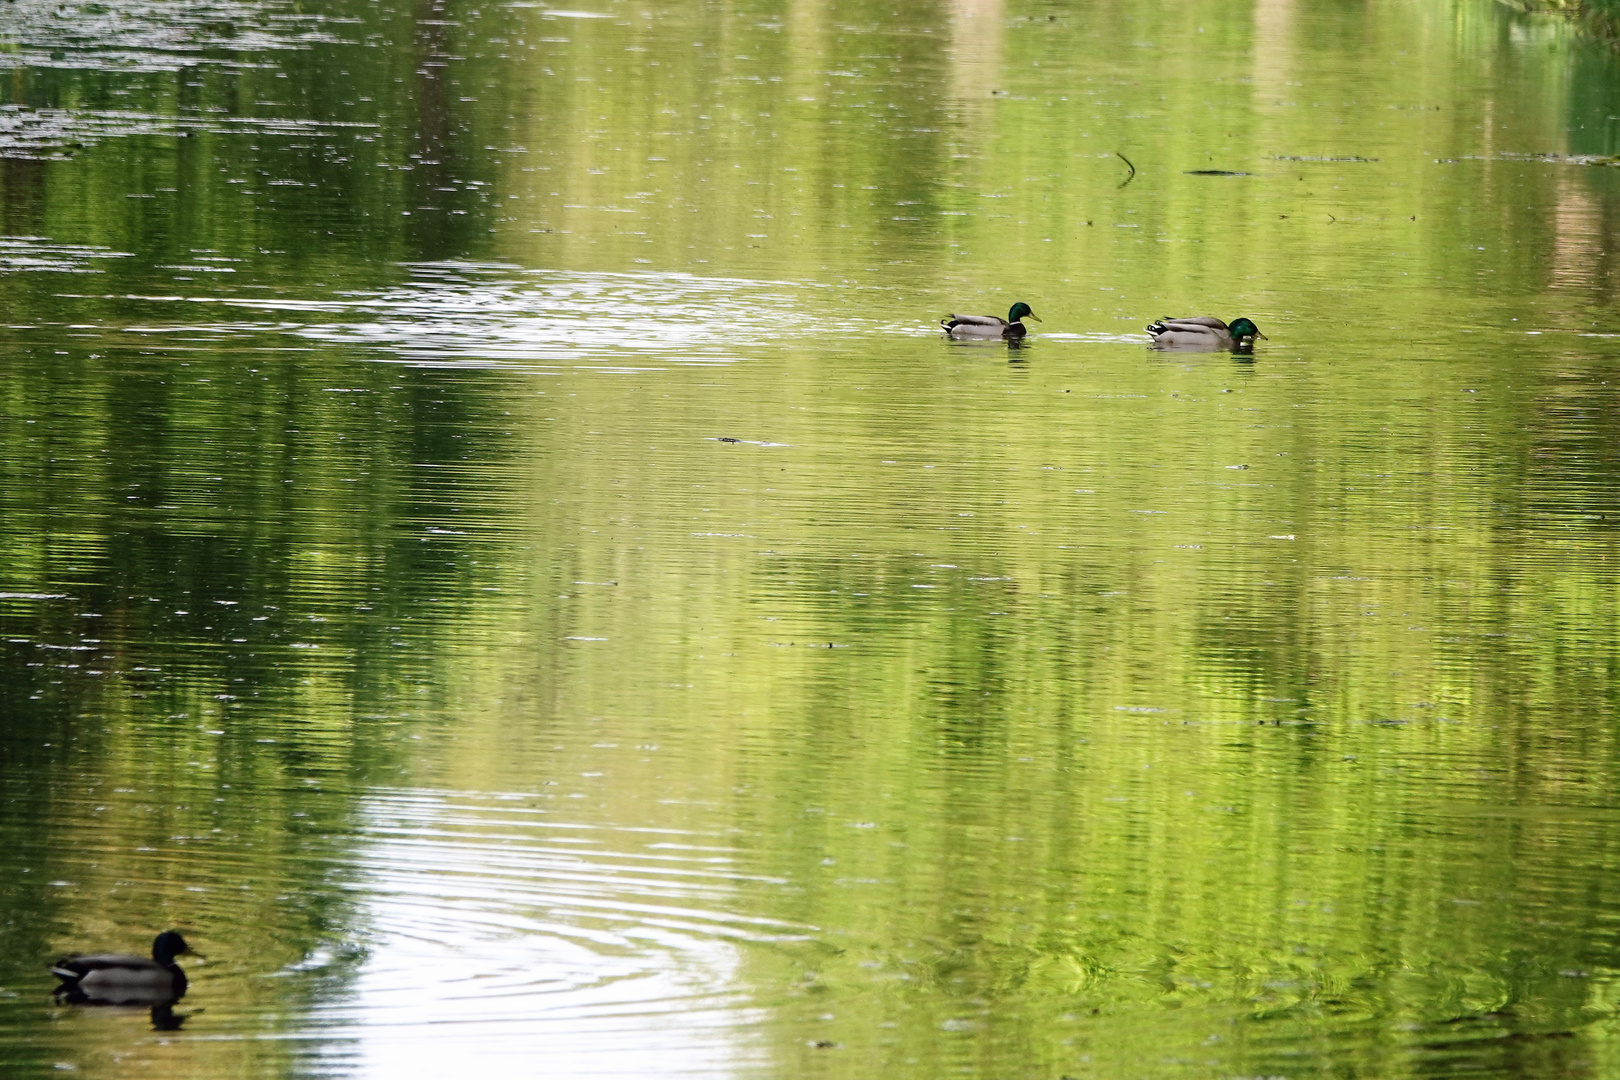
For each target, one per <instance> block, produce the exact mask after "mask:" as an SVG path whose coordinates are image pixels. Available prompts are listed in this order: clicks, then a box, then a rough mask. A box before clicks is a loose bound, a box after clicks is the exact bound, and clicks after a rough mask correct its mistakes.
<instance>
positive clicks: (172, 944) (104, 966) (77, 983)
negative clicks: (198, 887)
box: [51, 930, 202, 1005]
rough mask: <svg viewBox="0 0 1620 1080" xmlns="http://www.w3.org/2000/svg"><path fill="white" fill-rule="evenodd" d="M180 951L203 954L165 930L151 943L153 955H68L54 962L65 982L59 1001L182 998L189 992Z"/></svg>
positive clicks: (163, 1000)
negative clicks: (181, 967) (176, 960)
mask: <svg viewBox="0 0 1620 1080" xmlns="http://www.w3.org/2000/svg"><path fill="white" fill-rule="evenodd" d="M181 953H191V954H192V955H193V956H200V955H202V954H201V953H198V952H196V951H195V950H193V949H192V948H191V946H189V945H187V944H186V939H185V938H183V937H181V936H180V935H179V934H178V933H177V932H175V931H173V930H165V931H163V933H161V934H159V935H158V936H157V938H156V939H155V940H154V941H153V942H152V958H151V959H150V960H148V959H147V958H146V957H144V956H126V955H124V954H122V953H99V954H97V955H94V956H69V957H67V958H65V959H62V960H58V961H57V962H56V963H54V964H52V965H51V973H52V974H54V975H55V976H56V977H57V978H58V979H61V980H62V984H61V985H60V986H58V987H57V988H56V996H57V999H58V1000H61V1001H69V1002H73V1003H75V1004H94V1005H163V1004H170V1003H173V1002H176V1001H179V1000H180V998H181V997H182V996H184V994H185V992H186V973H185V972H183V971H181V970H180V965H179V964H176V963H175V962H174V958H175V957H177V956H179V955H180V954H181Z"/></svg>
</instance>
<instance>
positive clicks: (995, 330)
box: [939, 300, 1041, 341]
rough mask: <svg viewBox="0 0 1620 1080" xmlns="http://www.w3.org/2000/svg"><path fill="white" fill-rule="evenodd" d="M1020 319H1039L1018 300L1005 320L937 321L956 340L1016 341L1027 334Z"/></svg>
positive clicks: (967, 317)
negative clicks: (996, 339)
mask: <svg viewBox="0 0 1620 1080" xmlns="http://www.w3.org/2000/svg"><path fill="white" fill-rule="evenodd" d="M1021 319H1034V320H1035V321H1036V322H1040V321H1041V320H1040V317H1039V316H1038V315H1036V314H1035V313H1034V312H1033V311H1031V310H1029V305H1028V304H1026V303H1024V302H1023V301H1022V300H1020V301H1019V302H1018V303H1016V304H1014V305H1013V306H1012V309H1011V310H1009V311H1008V312H1007V317H1006V318H1005V319H998V318H996V317H995V316H994V315H947V316H945V317H944V318H943V319H941V320H939V325H941V326H943V327H944V328H945V332H946V333H947V334H949V335H951V337H956V338H1006V339H1008V340H1010V341H1011V340H1017V339H1018V338H1021V337H1023V336H1024V335H1025V334H1026V333H1028V328H1027V327H1025V326H1024V324H1023V323H1022V322H1020V321H1019V320H1021Z"/></svg>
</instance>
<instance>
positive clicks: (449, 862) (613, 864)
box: [313, 791, 806, 1075]
mask: <svg viewBox="0 0 1620 1080" xmlns="http://www.w3.org/2000/svg"><path fill="white" fill-rule="evenodd" d="M363 818H364V824H363V825H362V834H363V835H364V837H365V839H366V841H367V844H366V848H365V851H364V853H363V855H362V857H361V860H360V863H359V866H360V873H359V875H358V879H357V881H356V882H355V884H354V886H353V887H354V889H355V890H356V892H357V894H358V895H360V896H363V897H364V898H365V907H366V909H367V910H366V912H365V916H364V919H363V920H362V921H363V924H365V925H367V926H368V927H369V930H368V941H369V944H370V955H369V957H368V959H367V960H366V962H365V964H364V965H363V967H362V969H361V970H360V972H359V973H358V975H357V978H356V980H355V983H354V985H353V986H352V990H351V993H349V994H346V995H344V996H343V998H342V999H340V1000H338V1001H336V1002H332V1003H330V1004H328V1005H326V1006H324V1007H322V1008H321V1010H320V1011H319V1012H318V1013H317V1015H316V1016H315V1017H314V1018H313V1019H314V1021H315V1023H316V1025H318V1026H320V1027H322V1028H325V1029H327V1030H328V1031H329V1032H330V1033H331V1034H333V1035H335V1036H336V1037H337V1038H338V1039H340V1040H341V1041H343V1042H348V1043H349V1044H350V1046H349V1048H348V1050H346V1051H345V1053H346V1055H348V1054H357V1055H358V1056H360V1057H363V1058H366V1059H368V1060H369V1062H370V1065H371V1066H372V1067H373V1068H374V1069H379V1070H396V1073H397V1070H398V1069H402V1068H407V1069H408V1070H409V1071H410V1072H412V1073H413V1074H414V1075H428V1073H425V1072H423V1071H422V1069H423V1065H424V1061H423V1056H424V1055H426V1056H427V1057H428V1058H430V1059H431V1058H436V1057H443V1059H444V1065H445V1067H446V1068H449V1067H450V1065H451V1064H456V1065H458V1067H461V1068H465V1067H466V1065H467V1063H468V1062H469V1061H471V1060H474V1059H477V1058H506V1057H508V1056H510V1055H533V1054H534V1053H536V1052H537V1050H538V1049H539V1048H542V1047H543V1048H544V1051H545V1053H546V1055H547V1059H548V1061H550V1062H553V1063H554V1064H556V1067H557V1068H558V1069H559V1070H560V1071H562V1072H572V1071H583V1072H590V1073H592V1074H607V1075H612V1074H616V1073H623V1074H626V1075H633V1074H636V1073H637V1072H638V1071H639V1072H641V1073H642V1074H643V1075H648V1074H650V1073H651V1072H657V1073H658V1074H660V1075H663V1074H667V1073H670V1072H676V1073H679V1072H687V1071H691V1072H705V1071H712V1070H714V1069H716V1068H718V1067H722V1066H726V1065H735V1064H737V1063H738V1061H739V1058H750V1059H751V1058H754V1057H756V1056H757V1055H759V1054H761V1053H762V1052H763V1051H762V1049H761V1048H757V1047H750V1046H749V1045H748V1043H747V1040H746V1038H745V1036H744V1035H743V1034H742V1032H743V1031H744V1030H745V1029H746V1027H747V1026H748V1025H750V1024H757V1023H758V1021H759V1020H760V1019H761V1016H760V1015H756V1014H758V1013H759V1012H760V1010H759V1009H758V1008H757V1007H750V998H749V994H748V991H747V985H746V981H745V980H743V979H741V978H740V977H739V969H740V967H741V966H742V963H743V952H742V950H743V948H744V947H745V946H747V945H764V944H770V943H777V942H786V941H793V940H801V939H803V938H804V937H805V936H806V928H805V927H801V926H795V925H791V924H787V923H783V922H779V921H775V920H770V919H761V918H755V917H750V916H745V915H741V914H738V911H737V909H738V908H739V906H740V905H739V904H738V902H737V894H738V892H739V891H740V890H747V889H757V888H759V887H761V886H769V885H770V884H771V883H770V882H768V881H764V880H762V879H760V878H759V877H758V876H756V875H748V874H744V873H742V872H740V871H738V870H737V868H736V867H735V866H734V865H733V862H732V859H731V858H730V857H729V856H728V855H727V854H726V853H725V852H724V851H723V850H722V849H721V848H719V847H717V846H710V845H708V844H705V843H704V840H703V838H700V837H694V836H691V835H690V834H686V833H681V832H675V831H669V830H661V829H614V828H611V827H602V826H596V825H582V824H578V823H571V822H562V821H558V820H556V818H555V817H554V816H553V815H552V814H550V813H548V812H547V811H545V810H543V809H541V808H538V807H536V806H533V805H530V804H529V803H528V802H527V801H526V800H525V798H524V797H522V796H499V795H497V796H489V795H472V794H461V793H455V794H446V793H440V792H422V791H393V792H387V791H385V792H380V793H374V794H373V795H371V796H368V798H367V805H366V807H365V810H364V814H363ZM447 1025H451V1026H447ZM333 1029H336V1030H333ZM574 1057H577V1058H579V1059H581V1061H582V1062H586V1063H588V1064H585V1065H578V1064H576V1066H574V1067H572V1068H567V1067H563V1066H562V1065H561V1062H562V1060H563V1059H564V1058H574ZM397 1074H400V1075H403V1073H397Z"/></svg>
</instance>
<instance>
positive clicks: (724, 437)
mask: <svg viewBox="0 0 1620 1080" xmlns="http://www.w3.org/2000/svg"><path fill="white" fill-rule="evenodd" d="M715 442H742V440H741V439H734V438H732V437H731V436H730V435H722V436H720V437H719V438H718V439H716V440H715Z"/></svg>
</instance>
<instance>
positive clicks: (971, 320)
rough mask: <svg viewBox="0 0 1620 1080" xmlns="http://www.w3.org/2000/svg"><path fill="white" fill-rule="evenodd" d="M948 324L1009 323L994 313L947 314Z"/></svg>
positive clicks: (992, 324) (997, 324) (1001, 324)
mask: <svg viewBox="0 0 1620 1080" xmlns="http://www.w3.org/2000/svg"><path fill="white" fill-rule="evenodd" d="M944 325H946V326H995V327H1001V326H1006V325H1007V320H1006V319H998V318H996V317H995V316H994V315H947V316H945V320H944Z"/></svg>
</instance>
